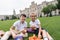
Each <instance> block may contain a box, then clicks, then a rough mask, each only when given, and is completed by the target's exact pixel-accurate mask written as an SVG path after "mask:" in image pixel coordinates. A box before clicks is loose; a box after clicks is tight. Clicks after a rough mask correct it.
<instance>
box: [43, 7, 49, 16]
mask: <svg viewBox="0 0 60 40" xmlns="http://www.w3.org/2000/svg"><path fill="white" fill-rule="evenodd" d="M42 12H44V14H47V17H48V14H49V13H50V10H49V7H48V6H47V7H44V8H43V10H42Z"/></svg>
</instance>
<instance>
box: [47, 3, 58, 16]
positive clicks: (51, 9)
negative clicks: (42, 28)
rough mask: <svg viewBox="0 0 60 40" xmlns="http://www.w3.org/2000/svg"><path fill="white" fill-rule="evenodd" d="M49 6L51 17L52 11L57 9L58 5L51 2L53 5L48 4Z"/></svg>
mask: <svg viewBox="0 0 60 40" xmlns="http://www.w3.org/2000/svg"><path fill="white" fill-rule="evenodd" d="M48 8H49V10H50V17H51V16H52V14H51V12H52V11H55V10H56V9H57V6H56V5H53V4H51V5H48Z"/></svg>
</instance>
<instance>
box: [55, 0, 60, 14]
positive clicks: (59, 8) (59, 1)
mask: <svg viewBox="0 0 60 40" xmlns="http://www.w3.org/2000/svg"><path fill="white" fill-rule="evenodd" d="M57 2H58V3H57V4H56V6H57V9H58V10H59V14H60V0H57Z"/></svg>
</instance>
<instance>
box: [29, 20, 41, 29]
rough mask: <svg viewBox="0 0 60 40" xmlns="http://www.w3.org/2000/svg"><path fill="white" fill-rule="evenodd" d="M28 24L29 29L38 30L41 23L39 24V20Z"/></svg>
mask: <svg viewBox="0 0 60 40" xmlns="http://www.w3.org/2000/svg"><path fill="white" fill-rule="evenodd" d="M29 24H30V27H31V26H35V27H36V28H39V25H40V24H41V23H40V21H39V19H36V20H35V22H33V21H30V23H29Z"/></svg>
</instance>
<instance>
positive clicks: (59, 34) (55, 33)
mask: <svg viewBox="0 0 60 40" xmlns="http://www.w3.org/2000/svg"><path fill="white" fill-rule="evenodd" d="M38 19H39V20H40V22H41V25H42V27H43V28H45V29H46V30H47V31H48V32H49V34H50V35H51V36H52V37H53V38H54V40H60V16H54V17H42V18H38ZM17 20H18V19H15V20H6V21H0V29H2V30H4V31H7V30H9V28H10V27H11V26H12V25H13V23H14V22H15V21H17ZM26 21H27V22H28V23H29V21H30V19H29V18H27V20H26ZM28 26H29V24H28ZM29 35H31V34H29ZM25 40H27V38H25Z"/></svg>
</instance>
